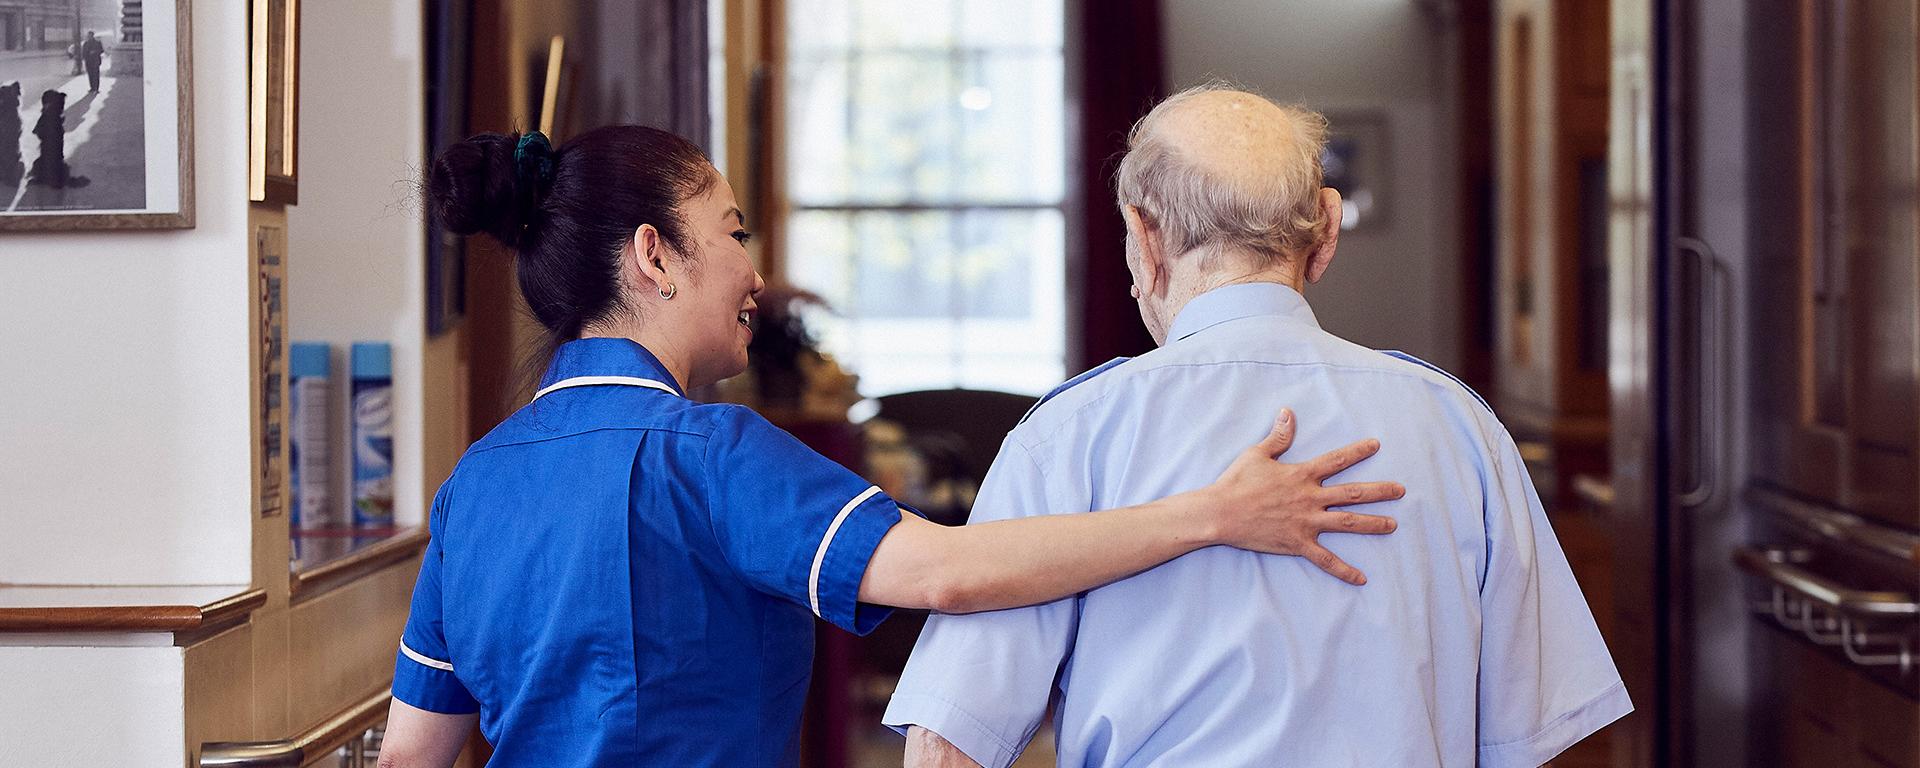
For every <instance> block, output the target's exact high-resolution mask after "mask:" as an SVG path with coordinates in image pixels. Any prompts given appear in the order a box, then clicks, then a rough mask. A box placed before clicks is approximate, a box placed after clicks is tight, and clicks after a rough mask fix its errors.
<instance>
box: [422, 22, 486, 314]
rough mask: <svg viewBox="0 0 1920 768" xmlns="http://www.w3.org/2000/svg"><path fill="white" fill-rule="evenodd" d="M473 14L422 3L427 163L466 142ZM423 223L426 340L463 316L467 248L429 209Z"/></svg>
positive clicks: (464, 240) (465, 305)
mask: <svg viewBox="0 0 1920 768" xmlns="http://www.w3.org/2000/svg"><path fill="white" fill-rule="evenodd" d="M473 14H474V11H473V8H472V6H471V5H470V4H469V3H467V2H465V1H464V0H426V19H427V33H426V40H425V43H426V49H427V58H426V65H427V78H426V89H427V115H426V123H427V125H426V129H427V137H426V138H427V141H426V150H427V154H426V156H427V162H428V163H429V164H431V163H432V162H433V160H434V158H438V157H439V156H440V153H441V152H444V151H446V149H447V148H448V147H451V146H453V145H454V144H457V143H459V142H461V141H463V140H465V139H466V138H467V126H468V112H469V109H470V104H471V101H470V99H471V94H470V92H469V89H468V84H469V82H471V80H472V75H471V72H472V70H473V43H472V39H473ZM428 167H429V168H431V165H429V166H428ZM428 172H430V171H428ZM424 173H425V172H423V175H424ZM423 218H424V219H425V221H426V241H427V243H426V244H427V247H426V261H427V301H426V316H427V318H426V319H427V335H428V336H429V337H435V336H439V335H441V334H444V333H446V332H448V331H450V330H453V329H454V328H455V327H457V326H458V325H459V324H460V321H461V319H462V318H463V317H465V315H466V309H467V290H466V281H467V245H466V238H464V237H461V236H459V235H456V234H453V233H451V232H448V231H447V230H446V228H445V227H443V226H441V224H440V221H439V219H438V217H437V214H436V212H434V211H433V210H432V206H430V205H429V206H427V211H426V215H425V216H424V217H423Z"/></svg>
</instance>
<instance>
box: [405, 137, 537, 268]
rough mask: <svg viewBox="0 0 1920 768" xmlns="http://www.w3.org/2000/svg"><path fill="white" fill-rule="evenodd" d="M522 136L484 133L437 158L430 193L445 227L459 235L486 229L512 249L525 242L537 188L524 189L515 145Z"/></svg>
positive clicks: (432, 172) (431, 177)
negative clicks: (531, 194)
mask: <svg viewBox="0 0 1920 768" xmlns="http://www.w3.org/2000/svg"><path fill="white" fill-rule="evenodd" d="M518 141H519V137H517V136H512V135H507V134H500V133H483V134H480V135H478V136H474V137H473V138H470V139H467V140H466V141H462V142H460V143H458V144H455V145H453V146H451V147H448V148H447V150H446V151H445V152H442V153H440V157H439V158H438V159H435V160H434V162H433V170H432V171H431V172H430V173H429V174H428V176H427V195H428V198H429V200H430V201H431V202H432V205H433V211H434V214H435V215H436V216H438V217H439V221H440V226H443V227H446V228H447V231H449V232H452V233H454V234H456V235H471V234H476V233H480V232H485V233H487V234H489V235H492V236H493V237H494V239H496V240H499V241H500V242H501V243H503V244H505V245H506V246H507V247H509V248H518V247H519V246H520V237H521V235H522V233H524V232H525V231H526V225H527V224H529V223H531V222H530V221H529V219H531V218H532V217H533V216H535V215H536V213H535V211H534V206H533V205H532V201H529V200H527V199H526V198H527V196H528V193H529V192H531V190H524V189H520V188H519V187H520V185H519V181H518V178H517V176H518V173H517V169H516V168H515V166H514V159H513V149H514V146H515V144H517V143H518Z"/></svg>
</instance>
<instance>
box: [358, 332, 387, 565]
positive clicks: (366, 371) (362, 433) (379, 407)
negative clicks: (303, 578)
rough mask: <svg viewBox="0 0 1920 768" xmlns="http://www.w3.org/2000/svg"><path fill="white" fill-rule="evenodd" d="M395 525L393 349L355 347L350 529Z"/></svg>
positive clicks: (376, 345) (368, 344)
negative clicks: (351, 526)
mask: <svg viewBox="0 0 1920 768" xmlns="http://www.w3.org/2000/svg"><path fill="white" fill-rule="evenodd" d="M392 525H393V347H392V346H391V345H389V344H387V343H385V342H371V341H363V342H356V343H355V344H354V345H353V527H354V528H356V529H362V530H364V529H372V528H387V527H391V526H392Z"/></svg>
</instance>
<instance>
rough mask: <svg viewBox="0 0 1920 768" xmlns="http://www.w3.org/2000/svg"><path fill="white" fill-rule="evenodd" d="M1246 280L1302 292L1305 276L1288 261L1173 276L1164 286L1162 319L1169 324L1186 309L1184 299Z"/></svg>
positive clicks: (1304, 285) (1305, 283) (1188, 300)
mask: <svg viewBox="0 0 1920 768" xmlns="http://www.w3.org/2000/svg"><path fill="white" fill-rule="evenodd" d="M1247 283H1278V284H1280V285H1284V286H1287V287H1288V288H1292V289H1293V291H1294V293H1298V294H1300V295H1302V296H1305V295H1306V293H1307V291H1306V288H1307V278H1306V275H1304V274H1302V273H1301V271H1300V269H1298V268H1296V267H1293V266H1291V265H1284V264H1283V265H1276V266H1271V267H1263V268H1259V269H1244V270H1242V269H1223V270H1211V271H1208V272H1206V273H1203V274H1193V275H1179V274H1176V275H1174V277H1173V281H1172V284H1171V285H1170V286H1169V287H1168V291H1167V302H1166V304H1165V307H1166V309H1165V312H1166V315H1165V316H1166V321H1167V323H1169V324H1171V323H1172V322H1173V318H1175V317H1178V316H1179V315H1180V310H1182V309H1186V307H1187V303H1188V302H1191V301H1193V300H1194V298H1196V297H1198V296H1200V295H1201V294H1204V293H1207V292H1208V291H1212V290H1215V289H1218V288H1225V287H1227V286H1229V285H1245V284H1247Z"/></svg>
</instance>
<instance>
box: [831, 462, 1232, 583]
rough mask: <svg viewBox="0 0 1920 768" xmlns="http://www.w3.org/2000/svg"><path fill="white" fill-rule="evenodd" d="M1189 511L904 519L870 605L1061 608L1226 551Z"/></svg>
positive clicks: (876, 570)
mask: <svg viewBox="0 0 1920 768" xmlns="http://www.w3.org/2000/svg"><path fill="white" fill-rule="evenodd" d="M1195 493H1201V492H1200V491H1195ZM1185 503H1187V502H1184V501H1183V500H1181V499H1180V498H1179V497H1173V498H1169V499H1162V500H1160V501H1155V502H1150V503H1147V504H1142V505H1140V506H1137V507H1127V508H1125V509H1115V510H1108V511H1104V512H1091V513H1087V514H1081V515H1048V516H1041V517H1029V518H1023V519H1020V520H1003V521H999V522H992V523H982V524H979V525H965V526H959V527H948V526H944V525H940V524H937V523H932V522H928V521H926V520H922V519H920V518H919V517H916V516H913V515H910V514H906V513H902V520H901V522H900V524H899V525H896V526H894V527H893V530H892V531H889V532H888V533H887V535H886V538H883V539H881V540H880V546H879V548H878V549H876V550H875V551H874V553H873V558H872V559H871V560H870V561H869V562H868V564H867V572H866V575H865V576H864V577H863V579H862V580H861V582H860V600H861V601H862V602H867V603H875V604H879V605H893V606H899V607H901V608H931V609H933V610H936V611H940V612H942V613H971V612H974V611H991V610H997V609H1001V608H1013V607H1017V606H1022V605H1035V604H1038V603H1045V602H1050V601H1053V600H1057V599H1060V598H1062V597H1065V596H1067V595H1072V594H1076V593H1079V592H1083V591H1086V590H1089V589H1092V588H1094V587H1097V586H1100V585H1102V584H1106V583H1108V582H1111V581H1115V580H1118V579H1122V578H1125V577H1127V576H1131V575H1133V574H1135V573H1139V572H1140V571H1144V570H1146V569H1148V568H1152V567H1153V566H1156V565H1159V564H1161V563H1164V562H1166V561H1168V560H1172V559H1173V558H1176V557H1179V556H1181V555H1184V554H1186V553H1188V552H1192V551H1194V550H1196V549H1199V548H1201V547H1204V546H1208V545H1211V544H1214V543H1217V541H1216V540H1215V539H1214V538H1213V537H1212V536H1211V535H1210V534H1209V533H1208V532H1207V531H1205V530H1202V529H1200V528H1199V527H1197V526H1195V525H1194V519H1193V517H1192V515H1190V514H1189V513H1188V512H1187V511H1186V509H1185V507H1184V504H1185Z"/></svg>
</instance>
